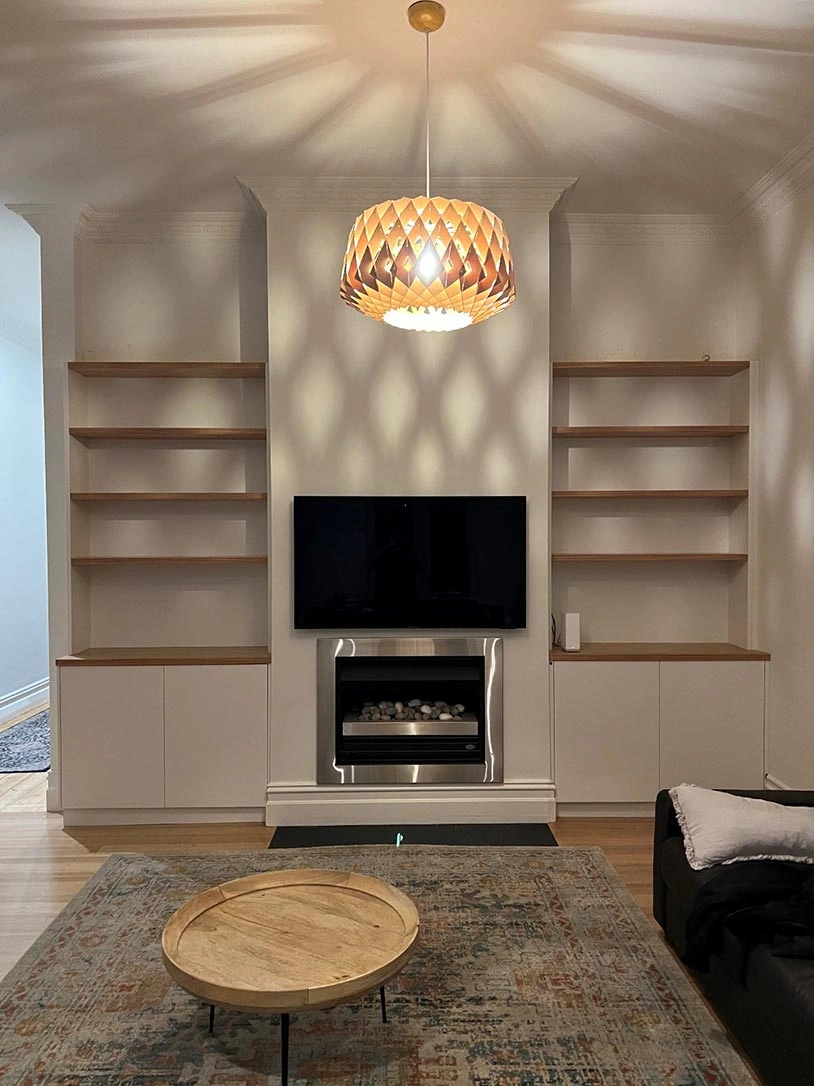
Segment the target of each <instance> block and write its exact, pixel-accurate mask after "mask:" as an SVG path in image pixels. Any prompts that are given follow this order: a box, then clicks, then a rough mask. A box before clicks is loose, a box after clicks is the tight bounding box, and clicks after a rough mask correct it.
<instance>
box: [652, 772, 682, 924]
mask: <svg viewBox="0 0 814 1086" xmlns="http://www.w3.org/2000/svg"><path fill="white" fill-rule="evenodd" d="M680 833H681V827H680V826H679V824H678V819H677V818H676V813H675V808H674V807H673V801H672V799H671V798H670V793H669V792H668V791H667V789H666V788H663V789H662V790H661V791H660V792H659V793H658V795H657V796H656V811H655V825H654V827H653V916H654V917H655V918H656V921H657V922H658V924H659V925H660V926H661V928H662V929H664V928H665V926H666V924H667V884H666V882H665V881H664V879H663V878H662V874H661V850H662V848H663V847H664V842H665V841H666V840H667V838H668V837H675V836H676V834H680Z"/></svg>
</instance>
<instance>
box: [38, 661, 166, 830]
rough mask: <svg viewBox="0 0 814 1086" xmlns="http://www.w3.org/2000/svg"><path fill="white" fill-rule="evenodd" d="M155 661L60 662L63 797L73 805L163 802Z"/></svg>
mask: <svg viewBox="0 0 814 1086" xmlns="http://www.w3.org/2000/svg"><path fill="white" fill-rule="evenodd" d="M163 696H164V695H163V676H162V669H161V668H160V667H63V668H60V676H59V710H60V712H59V716H60V737H61V738H60V742H61V747H62V802H63V805H64V806H65V807H68V808H73V809H91V808H107V807H110V808H115V807H163V806H164V703H163Z"/></svg>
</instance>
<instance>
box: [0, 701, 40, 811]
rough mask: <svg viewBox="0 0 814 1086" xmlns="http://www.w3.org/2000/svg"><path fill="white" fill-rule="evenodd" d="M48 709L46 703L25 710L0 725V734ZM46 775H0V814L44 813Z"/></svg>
mask: <svg viewBox="0 0 814 1086" xmlns="http://www.w3.org/2000/svg"><path fill="white" fill-rule="evenodd" d="M47 708H48V702H47V701H46V702H43V704H42V705H37V706H35V707H34V708H33V709H26V711H25V712H24V713H21V714H20V715H19V716H16V717H12V719H11V720H7V721H6V722H5V724H0V734H2V733H3V732H5V731H8V729H9V728H13V727H14V725H15V724H19V723H20V721H21V720H28V718H29V717H32V716H36V715H37V714H38V713H42V712H44V711H45V710H46V709H47ZM47 788H48V774H47V773H0V814H2V813H3V811H44V810H45V792H46V790H47Z"/></svg>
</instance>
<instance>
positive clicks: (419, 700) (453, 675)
mask: <svg viewBox="0 0 814 1086" xmlns="http://www.w3.org/2000/svg"><path fill="white" fill-rule="evenodd" d="M502 664H503V641H502V639H501V638H499V637H486V638H477V637H448V638H350V637H339V638H320V639H319V640H318V642H317V672H318V674H317V704H318V782H319V783H320V784H337V783H339V784H376V783H391V784H405V785H408V784H417V783H422V784H428V783H436V784H459V783H468V784H471V783H478V782H483V783H499V782H501V781H502V779H503V744H502V723H503V722H502V715H503V674H502Z"/></svg>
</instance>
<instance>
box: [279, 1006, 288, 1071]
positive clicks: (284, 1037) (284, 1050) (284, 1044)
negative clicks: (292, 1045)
mask: <svg viewBox="0 0 814 1086" xmlns="http://www.w3.org/2000/svg"><path fill="white" fill-rule="evenodd" d="M288 1021H289V1019H288V1015H287V1014H281V1015H280V1082H281V1083H282V1086H288Z"/></svg>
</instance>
